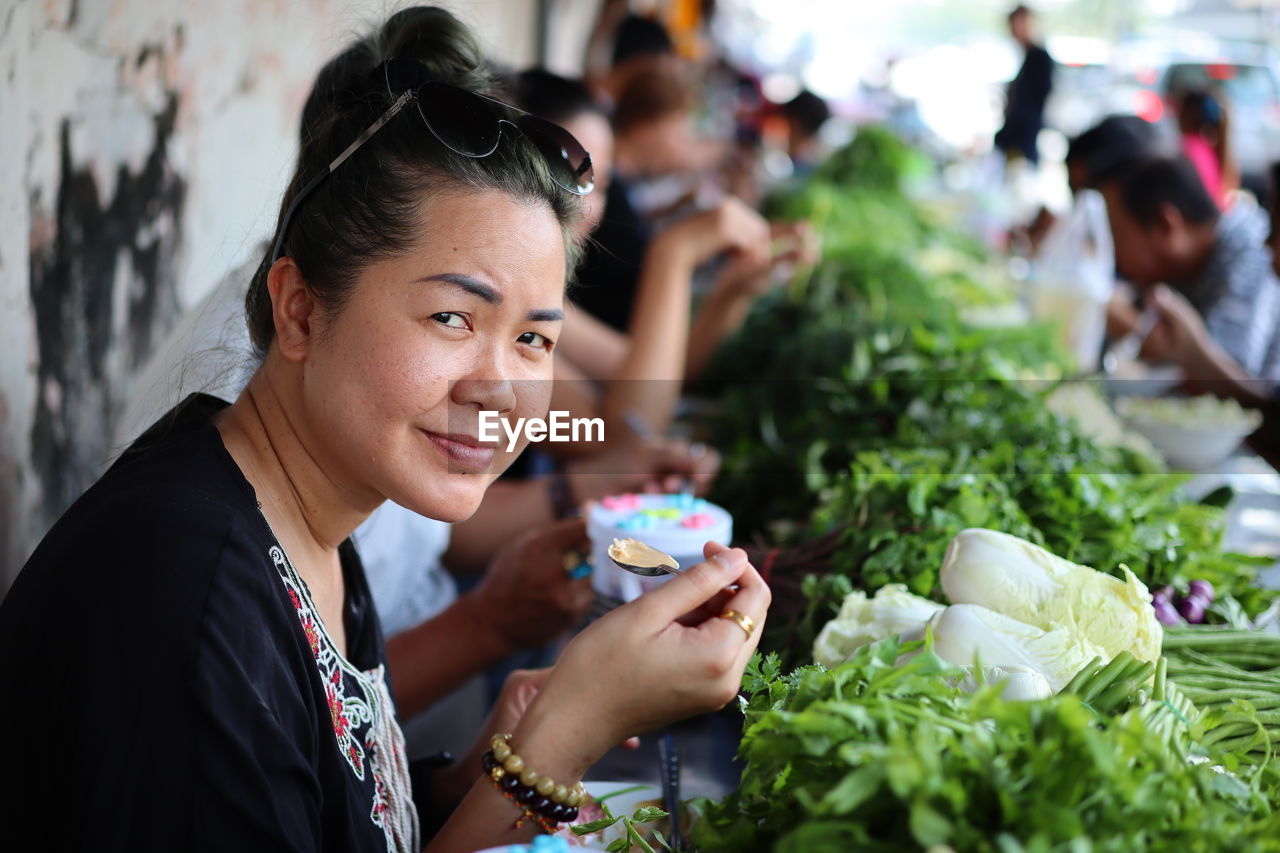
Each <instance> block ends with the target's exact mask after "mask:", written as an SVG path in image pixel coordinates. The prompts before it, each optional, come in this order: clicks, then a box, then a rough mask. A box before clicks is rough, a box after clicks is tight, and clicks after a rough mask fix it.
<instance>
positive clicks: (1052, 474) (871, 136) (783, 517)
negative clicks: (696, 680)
mask: <svg viewBox="0 0 1280 853" xmlns="http://www.w3.org/2000/svg"><path fill="white" fill-rule="evenodd" d="M913 158H914V155H913V154H912V153H911V152H910V151H909V150H908V149H906V148H905V147H904V146H903V145H902V144H901V143H898V142H897V141H896V140H894V139H893V138H892V137H891V136H889V135H888V134H887V133H884V132H882V131H879V130H874V129H872V130H864V131H862V132H860V133H859V135H858V137H857V138H855V140H854V141H853V142H852V143H851V144H850V146H849V147H848V148H847V149H845V150H844V151H842V152H839V153H837V155H835V157H833V159H832V161H831V162H830V163H829V164H827V167H826V168H824V169H823V170H821V171H820V172H819V173H818V174H817V175H816V177H815V178H814V179H813V180H812V181H810V182H809V183H808V184H807V185H806V186H805V187H803V188H801V189H800V190H799V191H797V192H794V193H793V194H791V195H790V196H788V197H787V198H785V199H783V200H780V201H776V202H775V203H774V210H775V211H777V212H780V213H782V214H786V215H790V216H794V217H807V218H809V219H810V220H811V221H812V222H814V223H815V226H816V227H817V228H818V229H819V231H820V233H821V235H822V239H823V253H824V257H823V261H822V263H821V264H820V265H819V266H818V267H817V268H816V269H814V270H812V271H811V272H810V273H808V274H806V275H803V276H801V277H800V278H798V279H797V280H796V281H795V282H794V283H793V284H792V285H791V286H790V287H789V288H787V289H786V290H785V291H779V292H777V293H774V294H772V295H771V296H770V297H769V298H768V299H766V300H762V302H761V303H760V304H759V305H758V306H757V309H756V310H755V311H754V312H753V314H752V316H751V317H749V318H748V321H747V323H746V324H745V325H744V327H743V329H742V330H741V331H740V333H739V334H738V335H736V336H735V337H734V338H733V339H731V340H730V341H729V342H727V344H726V345H725V347H724V348H723V349H722V350H721V352H720V353H719V354H718V357H717V359H716V360H715V361H714V363H713V364H712V365H711V366H710V369H709V371H708V377H707V380H706V383H705V388H704V391H705V392H706V393H707V394H708V396H711V397H713V398H715V399H717V401H718V404H719V406H718V411H719V416H718V418H719V419H718V430H717V439H718V440H717V446H718V447H720V449H721V451H722V453H723V454H724V464H723V467H722V473H721V476H720V478H719V480H718V482H717V489H716V493H715V494H714V495H713V498H714V499H715V500H716V501H717V502H718V503H721V504H722V505H724V506H725V507H726V508H728V509H729V510H730V511H731V512H732V513H733V514H734V520H735V530H736V531H737V533H738V534H739V537H740V538H754V539H756V540H757V541H759V542H763V543H766V544H767V545H770V546H780V547H784V548H786V547H803V545H804V543H806V542H810V541H813V540H816V539H819V538H820V537H823V536H824V535H826V536H832V535H834V536H835V537H836V539H837V542H836V545H835V547H834V548H833V549H827V550H826V551H824V555H823V558H822V559H821V560H819V561H816V562H814V563H812V564H811V565H809V566H803V565H799V566H793V567H792V568H791V569H789V570H788V573H787V574H785V575H783V574H778V575H775V577H774V579H773V583H774V585H775V589H776V593H777V595H776V598H777V606H775V608H774V611H773V613H772V618H771V622H770V626H769V633H768V635H767V636H766V640H765V645H766V647H768V648H774V649H778V650H780V651H781V652H783V659H784V661H785V662H786V663H788V664H795V663H801V662H805V658H804V657H803V652H804V650H807V649H808V648H809V647H810V645H811V643H812V641H813V637H814V635H815V633H816V630H817V629H818V628H820V627H821V625H822V624H823V623H824V622H825V621H826V620H828V619H829V618H831V616H833V615H834V614H835V612H836V610H837V608H838V607H839V604H840V601H841V600H842V599H843V596H844V595H845V594H846V593H847V592H848V591H849V590H850V589H852V588H855V587H858V588H864V589H868V590H875V589H877V588H879V587H880V586H882V585H884V584H886V583H903V584H906V585H907V587H908V588H909V589H910V590H911V591H913V592H915V593H917V594H920V595H925V596H929V597H934V598H937V597H938V593H939V590H938V585H937V568H938V566H939V565H940V563H941V557H942V554H943V552H944V549H945V547H946V543H947V542H948V541H949V540H950V539H951V537H952V536H954V535H955V534H956V533H957V532H958V531H959V530H961V529H963V528H965V527H974V526H980V527H990V528H994V529H997V530H1003V531H1005V532H1008V533H1011V534H1014V535H1016V536H1019V537H1022V538H1025V539H1028V540H1030V541H1032V542H1035V543H1037V544H1041V545H1043V546H1045V547H1046V548H1048V549H1049V550H1051V551H1053V552H1054V553H1056V554H1059V555H1061V556H1063V557H1065V558H1066V559H1069V560H1072V561H1074V562H1078V563H1082V564H1085V565H1089V566H1093V567H1096V568H1098V569H1100V570H1103V571H1111V572H1114V571H1116V570H1117V569H1118V567H1119V566H1120V565H1121V564H1122V563H1123V564H1126V565H1128V566H1129V568H1131V569H1132V570H1133V571H1134V572H1135V573H1136V574H1137V575H1138V577H1139V578H1140V579H1142V580H1143V581H1144V582H1145V583H1146V584H1147V585H1148V586H1151V587H1157V586H1171V587H1174V588H1175V589H1178V590H1181V591H1185V590H1186V588H1187V586H1188V584H1189V583H1190V582H1191V581H1192V580H1197V579H1203V580H1207V581H1209V582H1210V583H1212V585H1213V586H1214V588H1216V589H1217V590H1218V592H1219V601H1218V602H1217V603H1216V604H1215V606H1214V608H1213V609H1212V610H1211V611H1210V613H1209V615H1208V618H1209V619H1210V620H1219V619H1220V618H1221V616H1220V614H1222V613H1226V612H1232V613H1237V614H1238V613H1244V614H1246V615H1255V614H1257V613H1258V612H1260V611H1261V610H1263V609H1264V608H1265V607H1266V606H1267V604H1268V603H1269V600H1270V598H1271V597H1272V595H1273V594H1271V593H1267V592H1265V591H1262V590H1259V589H1257V588H1255V587H1254V586H1253V584H1252V579H1253V577H1254V576H1255V574H1256V572H1257V570H1258V568H1259V566H1260V565H1262V564H1264V563H1265V562H1267V561H1265V560H1259V559H1257V558H1251V557H1247V556H1244V555H1238V554H1229V553H1224V552H1223V550H1222V548H1221V536H1222V530H1223V526H1224V520H1225V518H1224V513H1223V510H1222V509H1221V506H1220V504H1221V503H1222V501H1221V497H1222V496H1220V495H1219V496H1214V498H1213V499H1212V500H1211V501H1210V502H1209V503H1194V502H1191V501H1190V500H1188V499H1187V498H1186V497H1184V496H1183V495H1182V494H1181V493H1180V486H1181V484H1182V482H1183V478H1181V477H1180V476H1176V475H1170V474H1167V473H1164V469H1163V466H1162V464H1161V463H1160V462H1158V461H1157V460H1155V459H1153V458H1151V457H1149V456H1147V455H1145V454H1143V453H1141V452H1136V451H1134V450H1130V449H1126V448H1122V447H1104V446H1100V445H1099V444H1098V443H1097V442H1095V441H1094V440H1093V439H1091V438H1089V437H1088V436H1087V435H1086V433H1085V431H1084V430H1083V429H1082V428H1081V427H1080V425H1078V424H1077V423H1075V422H1074V421H1072V420H1070V419H1069V418H1066V417H1064V416H1061V415H1059V414H1055V413H1054V412H1053V411H1052V410H1051V409H1049V408H1048V407H1047V406H1046V404H1045V399H1046V397H1047V396H1048V395H1049V394H1050V393H1051V392H1052V391H1053V390H1054V388H1055V387H1056V386H1057V385H1058V384H1059V383H1058V380H1056V379H1046V377H1060V376H1062V375H1063V372H1064V369H1065V367H1064V364H1063V362H1062V360H1061V352H1060V350H1059V348H1058V346H1057V343H1056V339H1055V335H1054V333H1053V330H1052V329H1049V328H1045V327H1042V326H1034V325H1032V326H1022V327H1019V328H978V327H975V326H973V325H970V324H969V323H967V322H966V321H965V313H964V310H963V309H965V308H967V307H971V306H981V305H992V304H999V303H1000V302H1002V301H1006V300H1008V299H1009V289H1010V288H1009V285H1008V284H1007V282H1002V279H1001V276H1000V275H999V274H998V273H997V272H993V270H992V268H991V267H990V266H988V265H987V263H986V261H985V260H984V258H983V256H982V254H981V252H979V251H977V250H976V249H975V248H974V247H973V245H972V244H971V243H970V242H969V241H968V240H967V239H966V238H964V237H962V236H960V235H958V234H957V233H956V231H955V230H953V229H949V228H947V227H945V226H944V225H943V224H941V223H939V222H938V221H936V219H934V218H932V217H930V215H929V214H928V212H927V211H926V210H925V209H924V208H923V207H922V206H921V205H919V204H917V203H916V202H914V201H913V200H912V199H910V198H909V197H908V196H907V195H906V194H904V193H903V192H902V190H901V189H900V187H901V182H902V179H903V177H904V176H905V174H906V172H907V171H909V170H910V169H912V168H914V165H913V163H914V162H915V160H914V159H913ZM783 562H784V563H785V561H783Z"/></svg>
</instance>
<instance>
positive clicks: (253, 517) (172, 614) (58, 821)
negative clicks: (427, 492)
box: [0, 395, 416, 853]
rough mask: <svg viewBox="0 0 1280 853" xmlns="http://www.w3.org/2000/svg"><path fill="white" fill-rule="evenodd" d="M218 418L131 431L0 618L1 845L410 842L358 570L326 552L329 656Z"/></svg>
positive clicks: (361, 846)
mask: <svg viewBox="0 0 1280 853" xmlns="http://www.w3.org/2000/svg"><path fill="white" fill-rule="evenodd" d="M225 405H226V404H225V403H223V402H221V401H219V400H215V399H214V398H212V397H207V396H203V395H196V396H193V397H189V398H188V399H187V400H186V401H184V403H183V404H182V405H180V406H179V407H178V408H177V409H175V410H174V411H173V412H171V413H170V414H169V415H168V416H166V417H165V418H164V419H162V420H161V421H160V423H158V424H157V425H156V426H154V427H152V428H151V429H150V430H148V432H147V433H146V434H145V435H143V437H142V438H140V439H139V440H138V441H137V442H136V443H135V444H134V445H133V446H132V447H131V448H130V449H129V450H128V451H126V452H125V454H124V455H123V456H122V457H121V459H120V460H119V461H117V462H116V464H115V465H113V466H112V467H111V469H110V470H109V471H108V472H107V473H106V474H105V475H104V476H103V477H102V479H101V480H99V481H98V482H97V483H96V484H94V485H93V486H92V487H91V488H90V489H89V490H88V491H87V492H85V494H84V495H83V496H82V497H81V498H80V499H79V500H78V501H76V503H75V504H74V505H73V506H72V507H71V508H70V509H69V510H67V512H66V514H65V515H63V516H62V518H61V519H60V520H59V521H58V523H57V524H56V525H55V526H54V527H53V529H52V530H51V531H50V532H49V534H48V535H47V536H46V537H45V539H44V541H43V542H41V544H40V546H39V547H38V548H37V549H36V551H35V553H34V554H33V555H32V557H31V559H30V560H29V561H28V563H27V565H26V566H25V567H24V568H23V570H22V573H21V574H20V575H19V576H18V578H17V580H16V581H15V583H14V585H13V588H12V589H11V590H10V591H9V594H8V596H7V597H6V598H5V600H4V602H3V604H2V605H0V679H3V683H4V685H5V690H6V698H5V701H4V702H3V703H0V728H2V730H3V731H5V732H6V733H7V737H6V740H7V743H6V748H5V753H6V760H5V762H4V764H5V771H4V775H5V777H7V778H6V787H7V788H9V789H10V791H9V792H8V794H7V795H6V796H4V797H3V799H0V802H3V803H4V805H3V806H2V807H0V813H2V814H3V819H2V820H0V838H6V837H7V839H8V842H6V843H5V845H4V846H6V847H7V849H10V850H19V849H21V850H27V849H31V850H84V849H90V848H92V849H94V850H121V851H125V850H127V851H131V852H132V851H166V853H168V852H169V851H187V850H211V851H212V850H217V851H256V850H272V851H279V850H290V851H292V850H297V851H319V850H332V851H366V850H369V851H372V850H378V851H386V850H397V849H412V848H413V847H414V846H415V845H416V839H415V838H414V837H413V836H414V835H415V834H416V825H415V823H414V821H415V818H414V817H412V812H413V809H412V804H411V803H409V802H407V800H408V793H409V792H408V784H407V777H406V775H405V771H404V750H403V741H402V740H401V739H400V733H399V729H398V727H397V726H396V724H395V720H394V707H393V706H392V703H391V699H390V696H389V694H388V691H387V689H386V687H385V680H384V679H383V677H382V676H383V672H384V667H385V661H386V655H385V649H384V647H383V641H382V634H381V631H380V629H379V627H378V620H377V615H376V613H375V612H374V609H373V602H372V599H371V598H370V595H369V588H368V585H367V584H366V582H365V578H364V572H363V570H362V569H361V567H360V562H359V559H358V558H357V556H356V554H355V550H354V549H353V548H352V546H351V544H350V542H349V541H348V542H347V543H344V545H343V546H342V548H341V549H340V553H341V561H342V569H343V574H344V578H345V585H346V602H345V606H344V619H345V623H346V625H345V626H346V631H347V639H348V649H347V655H348V657H347V658H343V657H341V656H340V655H338V653H337V650H336V647H334V646H333V645H332V643H331V642H330V640H329V638H328V636H327V634H325V632H324V628H323V625H322V624H321V622H320V620H319V618H318V616H317V615H316V611H315V608H314V607H313V606H312V605H311V602H310V598H309V596H308V594H307V590H306V586H305V584H304V583H303V582H302V580H301V578H300V577H299V576H298V575H297V574H296V572H294V570H293V567H292V566H291V565H290V564H289V562H288V559H287V557H285V555H284V552H283V550H282V549H281V548H280V545H279V543H278V542H277V541H276V538H275V536H274V534H273V533H272V532H271V529H270V527H269V526H268V525H267V522H266V519H265V518H264V516H263V515H262V514H261V512H260V511H259V509H258V504H257V500H256V498H255V495H254V491H253V487H252V486H251V485H250V484H249V482H248V481H247V480H246V479H245V478H244V476H243V474H241V472H240V469H239V467H237V465H236V464H235V461H234V460H233V459H232V458H231V456H230V454H229V453H228V452H227V450H226V448H225V446H224V445H223V443H222V439H221V436H220V434H219V433H218V431H217V429H216V427H215V426H214V425H213V423H212V420H211V419H212V417H213V415H214V414H215V413H216V412H217V411H218V410H219V409H221V408H222V407H223V406H225ZM24 837H25V839H26V843H25V844H21V843H20V844H18V845H16V846H13V845H12V844H11V842H12V841H13V840H15V839H22V838H24Z"/></svg>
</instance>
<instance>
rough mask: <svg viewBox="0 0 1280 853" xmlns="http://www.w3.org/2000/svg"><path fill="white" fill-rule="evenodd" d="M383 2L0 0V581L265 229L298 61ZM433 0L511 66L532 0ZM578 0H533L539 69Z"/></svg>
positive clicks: (316, 53)
mask: <svg viewBox="0 0 1280 853" xmlns="http://www.w3.org/2000/svg"><path fill="white" fill-rule="evenodd" d="M400 5H403V4H396V3H391V2H378V1H377V0H367V1H362V2H341V0H203V2H194V0H189V2H156V1H155V0H0V592H2V591H3V590H5V589H7V588H8V585H9V583H10V582H11V581H12V579H13V577H14V575H16V573H17V571H18V569H19V567H20V566H21V564H22V562H23V561H25V559H26V557H27V556H28V555H29V554H30V552H31V550H32V548H34V546H35V544H36V543H37V542H38V541H39V538H40V537H41V536H42V535H43V534H44V532H45V531H46V530H47V529H48V527H49V526H50V524H52V522H53V521H54V520H55V519H56V518H57V517H58V515H59V514H61V512H62V511H63V510H64V509H65V508H66V507H67V506H68V505H69V504H70V502H71V501H72V500H74V499H75V497H76V496H77V495H78V494H79V493H80V492H81V491H83V489H84V488H85V487H86V486H87V485H88V484H89V483H91V482H92V481H93V480H94V479H95V478H96V477H97V476H99V475H100V474H101V472H102V470H103V469H104V468H105V466H106V464H107V463H108V461H109V460H110V458H111V457H112V455H113V454H114V452H115V451H116V450H117V449H118V448H115V447H113V446H112V443H111V439H110V436H111V433H112V428H113V425H114V423H115V421H116V420H117V419H118V418H119V417H120V414H121V409H122V407H123V405H124V401H125V400H126V399H127V396H128V394H129V393H130V391H131V382H132V380H134V378H135V376H136V374H137V371H138V370H139V367H140V366H141V365H142V364H143V363H144V361H145V359H146V358H147V357H148V356H149V355H150V354H151V352H152V349H153V348H154V347H155V346H156V345H157V344H158V343H159V342H160V341H161V340H162V339H163V337H164V335H165V334H166V333H167V332H168V331H169V329H171V328H173V327H174V325H175V324H176V323H177V322H178V320H179V318H180V317H181V316H182V315H183V312H184V311H187V310H189V309H190V308H191V307H192V306H194V305H196V304H197V303H198V302H199V301H200V300H201V299H202V298H203V296H204V295H205V294H206V293H208V292H209V291H210V290H211V289H212V288H213V287H214V286H215V285H216V284H217V282H218V281H219V280H220V279H222V278H223V277H224V276H226V275H227V274H228V273H229V271H231V270H234V269H236V268H238V267H240V266H242V265H244V264H245V263H246V262H247V261H248V260H250V256H251V254H252V253H253V252H254V251H255V250H256V248H257V246H258V244H259V242H260V241H261V240H263V239H265V238H266V237H267V236H268V235H269V233H270V230H271V225H272V224H273V222H274V216H275V211H276V206H277V204H278V200H279V197H280V194H281V193H282V192H283V189H284V183H285V181H286V180H287V177H288V170H289V166H290V164H291V162H292V160H293V158H294V154H295V151H294V141H293V140H294V135H295V132H296V121H297V116H298V114H299V112H300V110H301V105H302V102H303V99H304V98H305V96H306V93H307V90H308V88H309V86H310V83H311V79H312V76H313V75H314V73H315V71H316V69H317V68H318V67H319V66H320V64H321V63H322V62H323V61H324V60H325V59H326V58H327V57H328V56H330V55H331V54H333V53H334V52H335V51H336V50H337V49H338V48H339V47H341V45H342V44H343V43H344V42H345V41H347V40H348V39H349V38H350V37H351V36H352V35H353V34H355V33H359V32H362V31H364V29H365V25H366V24H367V23H368V22H370V21H373V20H376V19H378V18H380V17H382V16H383V15H385V14H387V13H388V12H389V11H392V10H394V9H395V8H399V6H400ZM442 5H446V6H448V7H450V8H453V9H454V10H455V11H457V12H458V13H459V14H460V15H461V16H462V17H463V18H464V19H465V20H468V21H469V22H470V23H471V24H472V25H473V26H474V27H475V28H476V29H477V31H478V32H479V33H480V34H481V37H482V38H483V39H484V41H485V42H486V44H487V45H488V46H489V49H490V51H491V53H492V54H493V55H494V56H496V57H499V58H501V59H503V60H505V61H506V62H508V63H510V64H512V65H515V66H521V65H526V64H528V63H529V62H531V61H532V59H533V50H534V44H535V35H534V30H533V27H534V20H535V18H534V14H535V8H536V3H535V2H534V0H471V2H466V0H458V2H444V3H443V4H442ZM594 7H595V0H558V2H556V3H554V4H553V10H556V11H553V14H556V15H557V17H558V18H560V19H561V23H562V25H560V26H558V32H553V34H552V42H551V48H552V50H553V59H554V62H553V64H554V65H555V67H557V68H560V69H562V70H569V69H570V68H571V67H572V64H573V62H574V57H575V55H576V53H577V52H578V50H579V48H578V47H577V46H576V45H574V44H571V43H570V42H569V41H568V40H567V36H566V33H567V32H574V33H584V34H585V31H586V27H585V26H584V22H586V23H587V24H589V18H590V16H591V15H592V14H593V10H594Z"/></svg>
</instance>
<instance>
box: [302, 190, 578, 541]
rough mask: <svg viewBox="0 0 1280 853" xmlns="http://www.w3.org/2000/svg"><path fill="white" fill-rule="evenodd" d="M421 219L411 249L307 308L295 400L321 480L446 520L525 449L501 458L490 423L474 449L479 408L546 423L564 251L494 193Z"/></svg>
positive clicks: (461, 512)
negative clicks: (313, 314)
mask: <svg viewBox="0 0 1280 853" xmlns="http://www.w3.org/2000/svg"><path fill="white" fill-rule="evenodd" d="M425 211H426V213H425V219H426V225H425V228H424V229H423V233H422V237H421V239H420V240H419V242H418V245H417V246H416V247H415V248H414V249H412V250H411V251H410V252H408V253H407V254H404V255H402V256H400V257H397V258H394V259H390V260H385V261H379V262H376V263H374V264H373V265H372V266H370V267H368V268H367V269H366V270H365V272H364V273H363V275H361V277H360V279H359V281H358V282H357V283H356V285H355V287H354V289H353V292H352V293H351V295H350V296H349V297H348V299H347V300H346V302H345V303H344V304H343V305H342V307H341V308H340V309H339V310H338V311H337V312H335V313H333V314H324V313H323V312H317V313H320V314H321V317H320V319H319V321H318V322H315V323H313V328H312V334H311V339H312V341H313V343H312V344H311V345H310V346H309V348H308V352H307V356H306V359H305V362H304V365H303V380H302V381H303V396H304V404H305V406H306V408H307V410H308V411H307V415H308V418H309V420H308V423H310V424H312V425H314V434H313V435H312V442H313V444H314V445H317V449H318V451H319V452H320V453H323V454H324V457H325V459H326V460H327V468H328V469H329V471H330V474H331V476H332V478H334V479H335V480H337V481H338V482H339V483H341V484H343V485H344V486H348V487H349V488H351V489H352V490H354V491H356V492H357V493H370V496H371V497H374V498H376V499H378V500H380V499H381V498H387V499H389V500H393V501H395V502H396V503H398V504H401V505H402V506H405V507H408V508H409V509H412V510H414V511H416V512H419V513H421V514H423V515H426V516H430V517H432V518H437V519H441V520H443V521H450V522H456V521H460V520H462V519H465V518H467V517H468V516H470V515H471V514H472V513H473V512H474V511H475V509H476V507H477V506H478V505H479V503H480V499H481V497H482V496H483V495H484V490H485V488H486V487H487V486H488V485H489V484H490V483H491V482H493V480H494V479H495V478H496V477H497V476H498V474H500V473H501V472H502V471H503V470H504V469H505V468H506V467H507V465H509V464H510V463H511V460H512V459H513V458H514V457H515V455H516V454H518V453H519V452H520V450H522V449H523V448H524V445H525V443H526V442H525V441H524V440H523V438H522V439H521V440H520V442H519V443H518V444H517V445H516V447H515V449H514V451H513V452H506V446H507V439H506V435H505V433H503V432H502V430H501V428H499V430H498V432H499V436H500V441H498V442H496V443H494V442H488V443H484V442H481V441H479V436H480V412H481V411H482V410H487V411H497V412H499V413H500V414H501V415H502V417H503V418H504V419H511V420H512V421H514V420H515V419H516V418H521V417H524V418H528V417H544V416H545V415H546V411H547V407H548V403H549V400H550V396H551V395H550V392H551V383H550V379H551V351H552V348H553V347H554V345H555V340H556V338H557V337H558V336H559V334H560V326H561V316H562V313H561V312H562V307H563V304H562V303H563V294H564V284H565V247H564V238H563V234H562V231H561V229H560V225H559V223H558V222H557V221H556V218H555V214H554V213H553V212H552V211H551V210H550V209H549V208H548V207H546V206H545V205H541V204H533V203H530V202H527V201H519V200H516V199H513V198H512V197H510V196H509V195H507V194H506V193H502V192H498V191H495V190H490V191H467V192H465V193H463V192H457V193H449V194H445V195H436V196H433V197H431V198H430V199H429V200H428V201H427V202H426V203H425Z"/></svg>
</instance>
